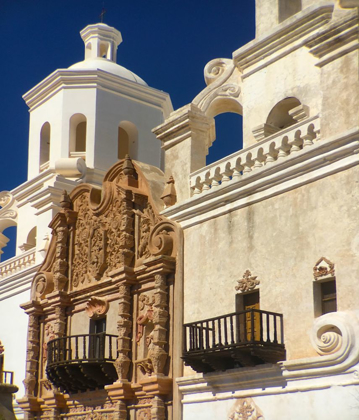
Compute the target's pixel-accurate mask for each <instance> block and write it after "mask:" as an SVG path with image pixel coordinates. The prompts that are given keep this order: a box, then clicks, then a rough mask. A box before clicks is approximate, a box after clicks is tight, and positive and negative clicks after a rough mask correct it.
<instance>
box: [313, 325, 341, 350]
mask: <svg viewBox="0 0 359 420" xmlns="http://www.w3.org/2000/svg"><path fill="white" fill-rule="evenodd" d="M328 327H329V329H328V330H325V329H322V330H319V331H318V334H317V337H318V341H317V347H318V350H319V352H320V354H331V353H335V352H336V351H338V350H339V349H340V347H341V346H342V341H343V339H342V336H341V333H340V331H339V330H338V329H337V328H336V327H334V326H333V325H331V326H328Z"/></svg>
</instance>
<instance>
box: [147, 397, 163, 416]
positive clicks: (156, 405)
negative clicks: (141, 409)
mask: <svg viewBox="0 0 359 420" xmlns="http://www.w3.org/2000/svg"><path fill="white" fill-rule="evenodd" d="M165 419H166V408H165V403H164V402H163V400H162V398H161V397H159V396H158V395H156V396H155V397H154V398H153V400H152V408H151V420H165Z"/></svg>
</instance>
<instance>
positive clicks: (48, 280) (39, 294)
mask: <svg viewBox="0 0 359 420" xmlns="http://www.w3.org/2000/svg"><path fill="white" fill-rule="evenodd" d="M53 290H54V280H53V275H52V273H50V272H41V271H40V272H39V273H38V274H36V276H35V277H34V280H33V281H32V286H31V299H32V300H41V299H44V298H45V297H46V295H47V294H48V293H51V292H52V291H53Z"/></svg>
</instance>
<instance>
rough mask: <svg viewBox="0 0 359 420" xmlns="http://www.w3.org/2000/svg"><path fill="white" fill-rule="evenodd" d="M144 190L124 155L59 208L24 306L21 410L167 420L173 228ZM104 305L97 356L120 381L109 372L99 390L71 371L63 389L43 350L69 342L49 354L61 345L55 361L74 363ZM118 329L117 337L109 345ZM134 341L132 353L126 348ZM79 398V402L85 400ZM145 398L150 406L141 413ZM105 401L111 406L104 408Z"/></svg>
mask: <svg viewBox="0 0 359 420" xmlns="http://www.w3.org/2000/svg"><path fill="white" fill-rule="evenodd" d="M146 170H147V169H146ZM150 191H152V190H151V189H150V188H149V184H148V181H147V180H146V179H145V178H144V176H143V174H142V172H141V171H140V165H139V164H137V163H135V162H132V161H131V159H130V158H129V157H127V158H126V159H125V160H124V161H123V162H119V163H118V164H116V165H114V166H113V167H112V168H111V169H110V170H109V172H108V173H107V174H106V175H105V177H104V182H103V188H102V190H99V189H97V188H94V187H92V186H90V185H86V184H81V185H79V186H77V187H76V188H75V189H74V190H73V191H72V193H71V194H70V196H69V195H68V194H67V193H66V192H64V193H63V196H62V198H61V207H62V208H61V210H60V211H59V213H58V214H57V215H56V216H55V217H54V219H53V220H52V222H51V223H50V227H51V229H52V239H51V242H50V245H49V248H48V252H47V255H46V257H45V260H44V262H43V264H42V265H41V267H40V269H39V271H38V272H37V274H36V275H35V277H34V279H33V283H32V291H31V299H32V300H31V302H29V303H28V304H25V305H24V309H25V308H26V311H27V313H28V314H29V330H28V331H29V340H28V358H27V375H26V380H25V385H26V390H27V397H26V398H25V399H23V400H22V402H21V407H22V408H23V409H25V410H26V411H30V412H32V414H31V415H36V416H37V418H39V419H45V418H46V419H58V418H60V417H61V418H64V419H76V418H78V419H90V418H91V419H97V418H99V419H100V418H101V419H113V420H126V419H127V418H128V415H129V410H128V409H127V405H130V406H131V407H135V408H134V411H135V412H136V414H135V416H136V418H137V417H138V416H142V417H143V416H145V417H143V418H148V419H159V420H162V419H165V416H166V412H167V406H166V405H165V402H164V401H166V404H167V403H169V406H171V399H172V396H171V386H172V378H171V377H170V376H166V375H168V372H172V366H171V363H172V360H171V359H169V357H168V355H169V354H170V353H171V351H172V349H171V344H172V343H170V342H169V336H170V334H169V330H170V328H171V325H172V323H173V314H169V296H171V297H172V296H173V280H174V277H173V274H174V273H175V267H176V265H175V261H176V254H177V245H176V244H177V235H178V234H177V226H176V225H175V224H174V223H172V222H170V221H169V220H167V219H165V217H163V216H161V215H160V213H159V209H157V208H156V205H155V203H156V201H155V200H153V199H152V197H151V195H150ZM159 198H160V197H157V202H158V199H159ZM168 276H171V277H170V278H171V282H170V283H169V284H168V283H167V277H168ZM172 279H173V280H172ZM109 302H116V303H118V313H117V316H113V315H111V316H107V319H106V334H107V335H106V336H104V337H106V340H104V341H103V343H104V346H105V349H104V350H105V354H106V355H107V354H109V355H111V356H110V357H111V358H115V360H114V362H113V365H114V367H115V369H116V373H117V377H118V379H117V380H115V379H114V378H113V374H114V372H113V371H112V370H111V371H109V374H108V375H107V373H106V375H107V377H106V378H105V380H103V379H101V378H99V381H100V380H101V381H104V382H105V381H107V383H105V384H104V385H102V384H100V386H99V387H98V388H97V387H96V386H95V385H94V383H95V384H96V375H94V376H93V377H91V378H90V375H89V374H88V373H87V372H82V370H81V373H80V371H78V372H77V371H76V369H77V367H75V366H74V369H72V370H71V369H69V376H71V375H72V374H74V372H76V375H77V373H78V374H79V376H76V378H77V379H76V380H74V381H73V384H74V388H69V389H67V388H66V387H67V386H68V385H67V384H68V383H69V381H67V382H66V381H65V380H63V382H61V381H62V378H63V377H64V376H61V375H60V373H57V370H56V366H55V365H56V363H58V361H57V360H55V359H56V357H54V358H53V359H51V362H52V363H51V364H49V359H48V354H47V348H48V343H49V341H50V340H54V339H58V338H62V337H65V336H70V337H72V338H70V339H66V340H61V341H58V342H56V343H54V347H55V346H56V345H58V343H60V342H61V343H63V346H64V349H65V351H64V352H63V353H62V352H61V357H64V359H66V358H67V357H73V356H74V355H76V357H78V358H79V360H80V363H82V358H83V357H84V358H86V357H87V356H86V351H87V350H86V349H87V348H88V346H87V344H83V343H85V341H84V340H77V341H76V340H74V337H73V336H76V337H83V336H87V335H88V334H89V319H88V318H90V319H97V318H101V317H103V316H105V315H106V313H108V311H109ZM171 310H172V309H171ZM83 315H87V316H85V318H84V317H83ZM79 319H81V320H82V321H80V322H78V320H79ZM86 319H87V321H86ZM133 324H135V327H136V328H134V326H133ZM116 327H117V331H118V335H117V338H113V337H111V340H108V339H107V336H111V335H112V334H113V331H114V329H115V328H116ZM81 328H82V329H81ZM40 332H41V333H40ZM110 332H111V333H110ZM87 339H88V338H87ZM80 341H81V343H80ZM134 341H135V342H137V343H138V345H135V346H133V345H132V343H133V342H134ZM77 342H78V345H77V344H76V343H77ZM69 346H72V347H71V348H70V347H69ZM76 346H77V347H76ZM68 347H69V348H68ZM40 349H41V354H40ZM83 349H85V350H83ZM39 357H40V362H39ZM64 361H65V362H66V360H64ZM72 362H73V361H71V363H72ZM74 364H76V363H74ZM86 368H87V366H86ZM89 369H92V367H89ZM85 370H86V369H84V371H85ZM58 372H60V370H59V371H58ZM82 373H84V375H82ZM61 374H62V372H61ZM47 375H49V376H47ZM89 378H90V379H89ZM112 380H113V381H114V382H113V383H111V381H112ZM51 381H53V384H52V383H51ZM86 381H88V382H89V388H88V389H87V388H85V387H86V385H87V384H86ZM130 381H132V382H130ZM62 383H63V384H64V385H62ZM62 389H64V390H66V391H67V393H66V394H65V393H62V392H61V390H62ZM78 389H79V390H81V392H83V391H82V390H83V389H87V390H86V391H85V393H88V394H89V398H90V399H91V400H92V401H95V400H96V401H98V402H99V403H100V402H101V401H102V402H101V405H100V404H99V405H92V406H91V410H88V409H87V408H88V407H87V406H86V403H85V404H81V406H80V405H79V404H78V403H75V399H73V398H74V397H73V395H74V394H76V395H77V390H78ZM76 398H77V397H76ZM81 399H82V400H84V399H86V398H85V397H84V396H83V394H81ZM145 399H149V402H148V404H145V405H141V404H143V401H144V400H145ZM105 400H106V401H111V404H112V406H111V407H109V406H106V407H105V406H104V405H103V401H105ZM141 413H142V414H141ZM131 415H132V414H131Z"/></svg>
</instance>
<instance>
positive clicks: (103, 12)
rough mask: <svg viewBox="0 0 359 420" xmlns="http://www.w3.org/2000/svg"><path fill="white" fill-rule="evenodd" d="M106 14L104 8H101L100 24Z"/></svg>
mask: <svg viewBox="0 0 359 420" xmlns="http://www.w3.org/2000/svg"><path fill="white" fill-rule="evenodd" d="M106 12H107V10H106V9H105V8H104V7H102V11H101V13H100V19H101V23H103V19H104V17H105V14H106Z"/></svg>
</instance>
